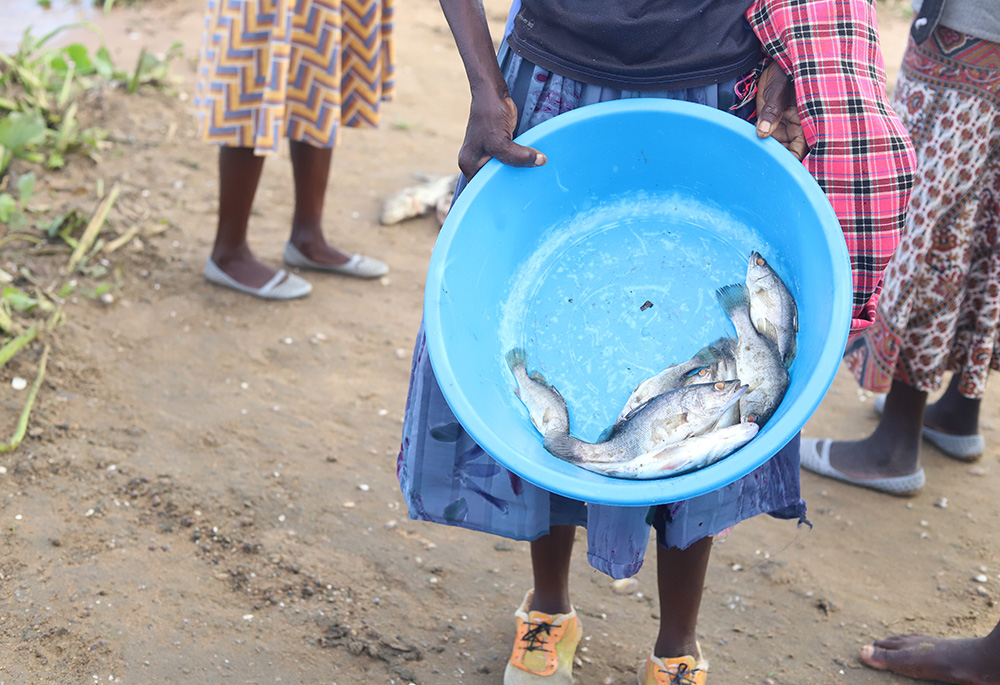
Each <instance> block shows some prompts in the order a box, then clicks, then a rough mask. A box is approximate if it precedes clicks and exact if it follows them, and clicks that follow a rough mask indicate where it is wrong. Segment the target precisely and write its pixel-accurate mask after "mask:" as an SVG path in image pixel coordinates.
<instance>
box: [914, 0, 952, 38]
mask: <svg viewBox="0 0 1000 685" xmlns="http://www.w3.org/2000/svg"><path fill="white" fill-rule="evenodd" d="M944 3H945V0H924V2H923V4H922V5H921V6H920V13H919V14H917V18H916V19H914V20H913V26H911V27H910V35H911V36H913V40H914V41H916V42H917V43H918V44H919V43H923V42H924V41H925V40H927V38H928V37H929V36H930V35H931V34H932V33H934V29H936V28H937V25H938V22H939V21H941V13H942V12H944Z"/></svg>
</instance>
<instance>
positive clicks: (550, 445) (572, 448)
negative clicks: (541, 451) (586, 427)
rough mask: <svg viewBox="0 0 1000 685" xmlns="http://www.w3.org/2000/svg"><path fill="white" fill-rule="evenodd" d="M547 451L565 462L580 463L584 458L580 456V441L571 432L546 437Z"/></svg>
mask: <svg viewBox="0 0 1000 685" xmlns="http://www.w3.org/2000/svg"><path fill="white" fill-rule="evenodd" d="M544 437H545V449H547V450H548V451H549V452H550V453H552V454H554V455H555V456H557V457H559V458H560V459H563V460H565V461H569V462H573V463H579V462H580V461H581V460H582V459H583V457H582V455H581V454H580V450H579V447H580V441H579V440H577V439H576V438H574V437H573V436H572V435H570V434H569V432H566V433H559V434H556V435H546V436H544Z"/></svg>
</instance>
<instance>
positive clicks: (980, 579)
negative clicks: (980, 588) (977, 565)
mask: <svg viewBox="0 0 1000 685" xmlns="http://www.w3.org/2000/svg"><path fill="white" fill-rule="evenodd" d="M973 580H974V581H976V582H977V583H985V582H986V581H987V580H989V578H988V577H987V576H986V575H985V574H983V573H980V574H979V575H978V576H976V577H975V578H973Z"/></svg>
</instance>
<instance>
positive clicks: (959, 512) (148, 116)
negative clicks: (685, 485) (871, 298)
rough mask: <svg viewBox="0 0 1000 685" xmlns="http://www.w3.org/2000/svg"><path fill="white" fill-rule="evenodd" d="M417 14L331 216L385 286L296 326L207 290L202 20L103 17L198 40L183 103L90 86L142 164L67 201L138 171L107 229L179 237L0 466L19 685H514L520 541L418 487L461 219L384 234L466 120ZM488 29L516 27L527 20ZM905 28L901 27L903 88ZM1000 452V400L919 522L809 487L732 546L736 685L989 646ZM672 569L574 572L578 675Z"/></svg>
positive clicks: (893, 506) (494, 14)
mask: <svg viewBox="0 0 1000 685" xmlns="http://www.w3.org/2000/svg"><path fill="white" fill-rule="evenodd" d="M400 4H401V6H400V7H399V9H398V14H397V21H396V26H397V28H398V39H399V63H400V69H399V97H398V100H397V101H396V102H395V103H393V104H392V105H391V106H389V107H388V108H387V109H386V110H385V112H386V117H385V125H384V126H383V128H382V129H381V130H379V131H348V132H347V133H346V134H345V136H344V139H343V144H342V146H341V147H340V148H339V149H338V150H337V153H336V159H335V167H334V174H333V179H334V180H333V182H332V184H331V186H330V189H329V193H328V196H327V197H328V212H327V217H328V218H327V225H328V233H329V234H330V235H331V236H333V237H335V239H336V241H337V242H338V244H341V245H343V246H344V247H345V248H347V249H352V250H360V251H364V252H368V253H371V254H375V255H378V256H380V257H382V258H384V259H386V260H387V261H388V262H389V263H390V265H391V266H392V273H391V274H390V276H389V277H388V278H386V279H383V280H382V281H381V282H370V283H363V282H357V281H353V280H347V279H342V278H337V277H327V278H323V277H313V278H312V281H313V283H314V285H315V290H314V292H313V294H312V295H311V296H310V297H309V298H307V299H306V300H303V301H298V302H292V303H287V304H269V303H264V302H261V301H257V300H253V299H250V298H247V297H244V296H240V295H238V294H235V293H232V292H228V291H225V290H221V289H218V288H215V287H212V286H210V285H208V284H206V283H205V282H204V280H203V278H202V277H201V265H202V263H203V260H204V258H205V256H206V254H207V252H208V249H209V245H210V241H211V239H212V236H213V228H214V220H215V195H216V174H215V154H216V153H215V150H214V149H212V148H210V147H208V146H206V145H203V144H201V143H199V142H197V141H196V140H195V139H194V131H193V125H192V119H191V117H190V101H189V99H185V98H184V97H183V96H184V95H185V94H187V93H190V90H191V76H192V74H193V63H192V61H193V59H194V57H195V55H196V52H197V46H198V41H199V35H200V24H201V5H202V3H201V2H200V0H170V1H168V0H153V2H150V3H148V4H146V5H145V6H144V8H143V9H141V10H133V9H125V10H120V11H118V10H116V11H115V12H113V13H112V15H111V16H110V17H108V18H101V17H98V21H100V22H101V23H102V24H103V25H104V30H105V34H106V37H107V40H108V42H109V44H110V45H111V46H112V51H113V53H114V54H115V55H116V56H118V57H119V58H120V59H121V60H122V61H123V63H127V61H128V60H129V59H130V56H134V55H135V54H136V52H137V51H138V49H139V47H140V46H142V45H145V46H147V47H149V48H150V49H152V50H160V51H162V50H165V49H166V48H167V47H168V46H169V44H170V43H171V42H172V41H174V40H180V41H182V42H183V43H184V45H185V50H186V55H187V58H186V61H185V62H184V63H183V64H179V65H177V71H178V73H179V74H180V76H182V77H183V78H184V79H185V81H184V83H182V84H181V85H180V86H179V88H178V92H177V93H176V94H174V95H171V94H167V93H146V94H144V95H142V96H137V97H127V96H124V95H122V94H119V93H104V94H101V95H93V96H90V97H89V98H88V99H87V107H86V108H82V110H83V109H86V110H87V111H90V112H91V113H92V114H91V116H93V117H95V118H96V120H98V121H100V122H101V123H102V124H103V125H105V126H106V127H108V128H109V129H110V130H111V132H112V134H113V136H114V137H116V138H117V139H120V140H123V141H126V142H122V143H119V144H117V145H116V146H115V147H114V148H113V149H112V150H110V151H107V152H106V153H105V155H104V161H103V163H101V164H100V165H94V164H91V163H89V162H86V161H78V162H77V163H75V164H73V165H71V167H70V169H69V170H67V171H65V172H60V173H52V174H48V175H46V176H45V177H44V178H43V179H42V182H41V184H42V186H43V190H44V192H47V193H49V194H50V196H51V198H52V199H51V202H52V203H53V204H55V203H76V204H77V205H78V206H81V207H83V208H87V209H88V211H92V210H93V207H94V206H95V204H96V198H95V196H94V187H95V184H96V182H97V180H98V179H103V180H104V182H105V183H108V184H110V182H112V181H115V180H117V181H119V182H120V183H121V184H122V188H123V192H122V196H121V198H122V199H121V201H120V202H119V204H118V206H116V209H115V211H114V212H112V215H111V217H110V219H109V222H110V223H109V225H110V226H111V227H117V228H118V230H124V228H125V227H127V225H128V224H129V222H130V221H134V220H138V221H140V222H141V223H143V224H145V225H166V226H168V227H169V228H168V230H167V231H166V232H164V233H163V234H162V235H161V236H160V237H158V238H155V239H153V240H150V241H146V242H145V243H144V244H142V245H132V246H130V247H129V248H127V249H126V250H124V251H123V252H122V253H120V254H118V255H117V256H116V260H115V261H116V262H119V263H121V265H122V267H123V281H124V283H123V286H122V287H121V288H120V289H119V290H117V291H116V292H115V302H114V303H113V304H112V305H110V306H102V305H101V304H100V303H98V302H95V301H93V300H87V299H84V298H80V299H79V301H78V302H73V303H70V306H69V308H68V321H67V323H66V324H65V325H64V326H63V327H62V328H61V329H60V330H59V332H58V333H57V334H56V335H55V336H53V338H52V342H53V344H54V350H53V358H52V362H51V364H50V371H49V375H48V376H47V381H46V383H45V385H44V387H43V391H42V393H41V397H40V404H39V406H38V408H37V410H36V413H35V415H34V418H33V426H34V428H33V431H32V434H31V437H30V438H29V439H28V440H27V441H26V442H25V444H24V445H23V446H22V447H21V448H20V450H18V451H17V452H15V453H13V454H6V455H0V464H2V465H3V466H5V467H6V469H7V471H6V474H5V475H2V476H0V522H2V527H0V646H2V650H3V654H4V658H3V659H0V684H2V683H50V682H51V683H56V682H64V683H84V682H87V683H90V682H93V683H97V682H131V683H215V682H232V683H273V682H284V683H340V684H341V685H344V684H346V683H410V682H413V683H421V684H434V683H490V682H499V681H500V679H501V673H502V670H503V665H504V662H505V660H506V657H507V655H508V653H509V648H510V642H511V638H512V630H513V618H512V613H513V610H514V608H515V606H516V605H517V604H518V602H519V601H520V599H521V596H522V595H523V593H524V591H525V589H526V588H527V587H528V583H529V580H530V575H529V569H530V566H529V559H528V555H527V544H525V543H513V544H512V543H508V542H506V541H502V540H500V539H498V538H493V537H490V536H486V535H480V534H473V533H468V532H465V531H462V530H458V529H451V528H445V527H439V526H434V525H430V524H425V523H419V522H412V521H410V520H408V517H407V513H406V510H405V507H404V506H403V504H402V500H401V497H400V494H399V490H398V485H397V482H396V477H395V471H394V467H395V456H396V453H397V451H398V445H399V433H400V420H401V415H402V412H403V406H404V400H405V393H406V388H407V379H408V373H409V366H410V362H409V352H410V349H411V346H412V342H413V337H414V334H415V332H416V329H417V326H418V323H419V315H420V305H421V295H422V289H423V283H424V277H425V272H426V268H427V262H428V258H429V255H430V250H431V247H432V245H433V242H434V239H435V236H436V233H437V225H436V224H435V223H434V221H433V220H432V219H430V218H426V219H418V220H414V221H411V222H409V223H407V224H404V225H399V226H392V227H382V226H379V225H378V223H377V220H376V217H377V216H378V211H379V207H380V203H381V198H383V197H384V196H386V195H388V194H389V193H391V192H394V191H396V190H398V189H399V188H401V187H404V186H406V185H409V184H410V183H411V182H412V178H411V174H412V173H414V172H435V173H444V172H448V171H450V170H452V168H453V167H454V159H455V156H456V152H457V149H458V146H459V144H460V142H461V138H462V135H463V131H464V115H465V112H467V93H466V88H465V86H464V85H463V80H462V72H461V66H460V63H459V61H458V57H457V54H456V51H455V49H454V46H453V44H452V41H451V38H450V34H449V33H448V29H447V27H446V25H445V22H444V20H443V18H442V17H441V15H440V11H439V10H438V8H437V4H436V2H435V1H434V0H409V2H405V3H400ZM488 8H489V14H490V17H491V19H492V20H493V21H494V24H495V25H496V27H497V29H498V30H499V26H500V25H501V23H502V19H503V16H504V4H503V2H500V1H496V0H490V2H489V3H488ZM906 28H907V26H906V19H905V17H903V16H902V15H901V14H900V13H897V12H895V11H892V12H889V11H886V12H883V16H882V29H883V36H884V41H885V47H886V61H887V63H888V64H889V67H890V72H891V73H894V72H895V67H896V65H898V63H899V58H900V55H901V53H902V49H903V38H904V36H905V32H906ZM290 184H291V177H290V170H289V166H288V164H287V154H286V153H285V152H283V153H282V155H281V159H278V160H273V161H272V162H271V163H269V164H268V166H267V167H266V169H265V174H264V179H263V182H262V186H261V189H260V193H259V196H258V201H257V203H256V211H255V215H254V217H253V224H252V240H253V244H254V247H255V249H256V250H258V251H259V254H260V255H261V256H263V257H264V258H266V259H269V260H271V261H273V262H275V263H276V262H277V260H278V259H279V256H280V252H281V248H282V245H283V243H284V241H285V239H286V236H287V227H288V224H289V220H290V214H291V206H290V202H289V198H290V187H291V185H290ZM147 191H148V192H147ZM5 249H10V248H5ZM9 259H13V255H7V256H3V257H0V266H4V268H8V267H9V261H8V260H9ZM27 259H29V262H30V259H31V258H30V257H29V258H27ZM31 263H33V264H34V265H35V268H37V269H39V270H44V265H43V264H42V263H41V262H37V263H36V262H31ZM36 352H37V350H36ZM36 363H37V353H33V354H26V355H22V356H20V357H19V358H18V359H17V360H16V361H15V363H14V364H13V365H12V366H11V367H9V368H5V369H2V370H0V435H4V436H6V435H9V434H10V432H11V431H12V429H13V423H14V417H15V415H16V413H17V411H18V409H19V407H20V404H21V402H22V401H23V394H19V393H17V392H16V391H14V390H12V388H11V385H10V378H11V377H12V376H13V375H22V376H26V377H32V375H33V373H34V368H35V364H36ZM874 425H875V416H874V414H873V412H872V409H871V401H870V397H867V396H866V395H865V394H863V393H859V392H858V391H857V389H856V386H855V384H854V382H853V380H852V379H851V378H850V377H849V376H848V375H847V374H846V373H844V372H842V373H841V374H840V376H839V377H838V378H837V380H836V382H835V384H834V386H833V389H832V390H831V393H830V395H829V397H828V398H827V400H826V401H825V402H824V404H823V406H822V407H821V409H820V410H819V412H818V414H817V415H816V416H815V417H814V419H813V420H812V421H811V422H810V423H809V425H808V426H807V427H806V433H807V434H809V435H838V436H843V437H860V436H863V435H866V434H867V433H868V432H869V431H870V430H871V428H872V427H873V426H874ZM998 430H1000V405H998V403H997V397H996V394H995V393H991V394H990V395H989V396H988V398H987V402H986V407H985V416H984V425H983V432H984V433H985V435H986V438H987V441H988V443H989V445H990V447H989V450H988V452H987V454H986V456H985V458H984V459H983V461H982V462H981V463H980V464H978V465H975V466H971V467H970V466H969V465H963V464H959V463H956V462H954V461H950V460H948V459H947V458H944V457H943V456H942V455H941V454H940V453H938V452H936V451H935V450H934V449H933V448H932V447H929V446H925V449H924V462H925V466H926V469H927V475H928V485H927V487H926V489H925V491H924V492H923V493H922V494H921V495H920V496H918V497H916V498H914V499H912V500H901V499H894V498H891V497H888V496H883V495H879V494H875V493H870V492H865V491H862V490H859V489H855V488H852V487H849V486H844V485H840V484H837V483H834V482H831V481H826V480H822V479H819V478H816V477H814V476H812V475H810V474H805V475H803V478H802V484H803V490H804V494H805V496H806V498H807V500H808V502H809V506H810V518H811V520H812V522H813V523H814V524H815V528H814V529H812V530H808V529H797V528H796V526H795V525H794V524H793V523H788V522H779V521H774V520H770V519H768V518H759V519H756V520H753V521H750V522H748V523H745V524H743V525H741V526H739V527H738V528H737V530H736V531H735V533H734V534H733V535H732V536H731V537H729V538H728V539H726V540H725V541H723V542H721V543H719V544H718V545H717V546H716V550H715V553H714V555H713V559H712V563H711V567H710V570H709V573H708V580H707V591H706V594H705V599H704V605H703V611H702V616H701V620H700V624H699V634H700V639H701V643H702V645H703V646H704V648H705V651H706V654H707V655H708V656H709V658H710V660H711V662H712V677H711V682H713V683H717V684H720V685H726V684H729V683H740V682H751V683H781V684H789V685H791V684H794V685H804V684H810V683H816V684H826V683H841V682H843V683H859V684H860V683H880V684H881V683H886V684H887V683H900V682H904V680H905V679H902V678H898V677H894V676H890V675H885V674H881V673H877V672H875V671H872V670H869V669H867V668H865V667H863V666H861V665H860V663H859V662H858V661H857V659H856V654H857V650H858V647H859V646H860V645H861V644H863V643H865V642H866V641H869V640H870V639H872V638H873V637H878V636H881V635H884V634H886V633H894V632H907V631H935V632H940V633H944V634H951V635H959V634H982V633H984V632H985V631H986V630H987V629H988V628H990V627H992V626H993V625H994V623H995V622H996V621H997V618H998V616H1000V610H998V609H997V608H996V607H995V603H994V599H993V598H995V597H997V596H998V595H1000V539H998V535H997V533H996V528H997V521H998V520H1000V511H998V510H1000V464H998V460H997V455H998V452H997V447H996V446H997V445H1000V432H998ZM580 542H581V545H580V547H581V548H582V547H583V544H585V538H583V537H582V536H581V540H580ZM650 549H652V546H651V547H650ZM654 566H655V564H654V563H653V560H652V559H650V560H649V563H648V564H647V566H646V568H644V569H643V570H642V571H641V572H640V573H639V575H638V576H637V580H638V586H637V588H636V589H635V590H636V591H634V592H633V593H632V594H628V595H619V594H615V593H614V592H613V591H612V587H611V582H610V579H608V578H607V577H605V576H602V575H601V574H599V573H597V572H595V571H594V570H593V569H591V568H590V567H589V566H588V565H587V563H586V560H585V559H584V556H583V554H582V549H579V550H578V554H577V556H576V558H575V560H574V565H573V569H572V581H573V587H574V601H575V603H576V606H577V609H578V611H579V612H580V614H581V617H582V621H583V626H584V632H585V642H584V643H583V644H584V647H583V649H582V650H581V651H580V654H579V656H580V662H579V664H578V667H577V669H576V675H577V680H578V682H579V683H581V684H585V685H594V684H611V683H627V682H633V678H634V675H633V673H634V670H635V668H636V667H637V665H638V664H639V663H640V662H641V661H642V660H643V659H644V658H645V656H646V655H647V654H648V652H649V650H650V648H651V645H652V642H653V638H654V635H655V630H656V623H657V612H658V610H657V606H656V602H655V596H656V590H655V573H654V571H655V569H654ZM979 574H985V575H987V576H988V581H987V582H986V583H984V584H979V583H976V582H974V581H973V577H974V576H976V575H979ZM983 593H985V594H983Z"/></svg>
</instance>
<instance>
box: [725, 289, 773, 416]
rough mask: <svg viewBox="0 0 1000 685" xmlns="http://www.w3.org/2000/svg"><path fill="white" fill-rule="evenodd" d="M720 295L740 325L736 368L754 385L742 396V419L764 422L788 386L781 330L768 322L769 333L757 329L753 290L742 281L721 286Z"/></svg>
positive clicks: (766, 328)
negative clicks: (779, 336)
mask: <svg viewBox="0 0 1000 685" xmlns="http://www.w3.org/2000/svg"><path fill="white" fill-rule="evenodd" d="M716 297H717V298H718V300H719V304H720V305H722V309H723V311H725V312H726V316H728V317H729V320H730V321H732V322H733V326H734V327H735V328H736V338H737V342H736V346H735V353H736V372H737V375H738V376H739V378H740V380H742V381H743V382H744V383H746V384H747V385H748V386H749V388H750V389H749V390H748V391H747V393H746V395H744V396H743V398H742V399H741V400H740V420H741V421H744V422H750V423H756V424H757V425H759V426H763V425H764V424H765V423H767V421H768V419H770V418H771V416H772V415H773V414H774V412H775V410H776V409H777V408H778V404H780V403H781V400H782V398H783V397H784V396H785V391H786V390H788V383H789V377H788V370H787V369H786V368H785V364H784V361H783V360H782V358H781V353H780V352H779V351H778V346H777V345H776V344H775V343H774V338H775V337H776V336H777V333H776V332H775V331H774V329H773V327H772V326H771V325H770V323H768V322H765V331H766V333H759V332H757V329H756V328H755V327H754V324H753V321H751V319H750V295H749V291H748V290H747V287H746V286H745V285H743V284H742V283H736V284H733V285H727V286H725V287H724V288H719V289H718V290H717V291H716Z"/></svg>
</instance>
